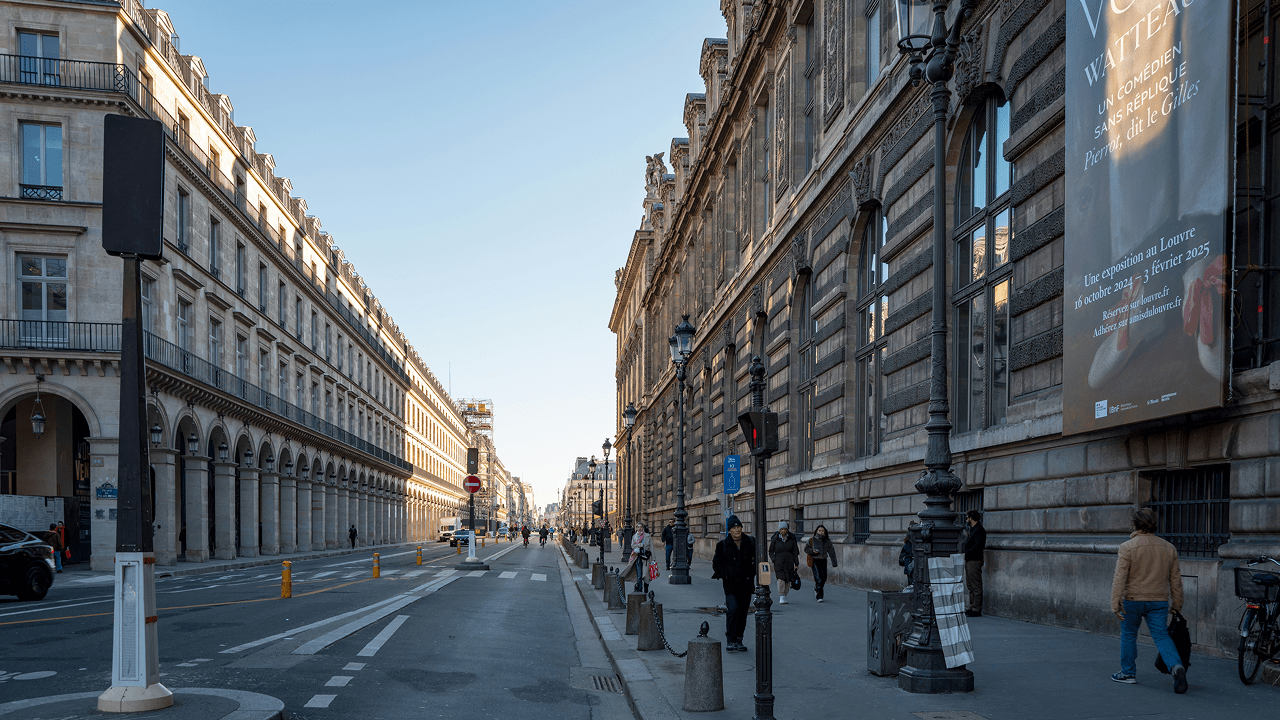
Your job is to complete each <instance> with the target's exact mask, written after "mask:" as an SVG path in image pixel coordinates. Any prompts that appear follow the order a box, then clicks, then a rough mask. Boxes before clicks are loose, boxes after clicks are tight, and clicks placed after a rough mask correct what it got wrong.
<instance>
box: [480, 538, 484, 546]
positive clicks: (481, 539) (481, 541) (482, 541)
mask: <svg viewBox="0 0 1280 720" xmlns="http://www.w3.org/2000/svg"><path fill="white" fill-rule="evenodd" d="M480 547H484V538H480Z"/></svg>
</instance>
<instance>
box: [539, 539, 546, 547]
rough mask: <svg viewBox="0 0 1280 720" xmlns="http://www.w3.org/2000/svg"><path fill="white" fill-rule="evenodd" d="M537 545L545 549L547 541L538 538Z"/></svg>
mask: <svg viewBox="0 0 1280 720" xmlns="http://www.w3.org/2000/svg"><path fill="white" fill-rule="evenodd" d="M539 543H540V544H541V545H542V547H546V546H547V539H546V538H545V537H544V538H540V539H539Z"/></svg>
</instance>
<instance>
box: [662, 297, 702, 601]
mask: <svg viewBox="0 0 1280 720" xmlns="http://www.w3.org/2000/svg"><path fill="white" fill-rule="evenodd" d="M695 334H697V330H695V329H694V327H693V326H692V325H690V324H689V316H688V315H682V316H681V318H680V324H679V325H676V329H675V331H674V332H673V334H672V335H671V338H670V340H668V343H669V344H670V345H671V364H673V365H675V367H676V379H677V380H679V381H680V388H679V407H678V409H677V412H676V453H677V455H678V457H679V460H678V461H677V463H676V512H675V516H676V527H675V531H674V532H673V533H672V536H673V538H672V542H673V543H675V546H676V547H675V563H674V564H673V565H672V566H671V574H670V575H669V576H667V582H669V583H670V584H672V585H688V584H689V583H690V582H692V579H691V578H690V577H689V523H688V521H687V520H686V518H688V517H689V511H687V510H685V509H684V381H685V378H686V377H687V374H686V372H685V370H686V368H687V366H688V364H689V356H690V355H692V354H693V336H694V335H695Z"/></svg>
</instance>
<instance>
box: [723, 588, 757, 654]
mask: <svg viewBox="0 0 1280 720" xmlns="http://www.w3.org/2000/svg"><path fill="white" fill-rule="evenodd" d="M724 606H725V608H727V609H728V612H726V613H725V615H724V639H725V640H727V641H729V642H742V634H743V633H744V632H745V631H746V629H747V612H748V611H749V610H751V591H750V590H748V591H746V592H742V593H735V594H732V595H725V596H724Z"/></svg>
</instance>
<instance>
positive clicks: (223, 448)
mask: <svg viewBox="0 0 1280 720" xmlns="http://www.w3.org/2000/svg"><path fill="white" fill-rule="evenodd" d="M227 453H228V448H227V444H226V443H225V442H222V443H218V461H219V462H226V461H227Z"/></svg>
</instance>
